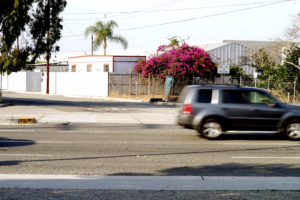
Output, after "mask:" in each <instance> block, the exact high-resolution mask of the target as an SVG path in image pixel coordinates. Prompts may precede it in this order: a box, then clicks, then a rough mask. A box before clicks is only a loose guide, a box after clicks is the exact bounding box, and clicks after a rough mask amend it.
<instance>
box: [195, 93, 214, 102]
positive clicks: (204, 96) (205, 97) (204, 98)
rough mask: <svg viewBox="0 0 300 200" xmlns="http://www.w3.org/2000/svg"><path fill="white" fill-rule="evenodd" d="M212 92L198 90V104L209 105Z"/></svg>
mask: <svg viewBox="0 0 300 200" xmlns="http://www.w3.org/2000/svg"><path fill="white" fill-rule="evenodd" d="M211 96H212V90H198V95H197V99H196V101H197V102H198V103H211Z"/></svg>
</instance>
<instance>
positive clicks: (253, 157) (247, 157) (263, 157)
mask: <svg viewBox="0 0 300 200" xmlns="http://www.w3.org/2000/svg"><path fill="white" fill-rule="evenodd" d="M231 158H232V159H293V160H297V159H300V157H283V156H282V157H274V156H273V157H268V156H232V157H231Z"/></svg>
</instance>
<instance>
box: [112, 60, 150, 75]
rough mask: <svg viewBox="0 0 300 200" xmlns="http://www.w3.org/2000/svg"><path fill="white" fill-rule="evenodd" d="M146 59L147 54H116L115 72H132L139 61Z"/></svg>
mask: <svg viewBox="0 0 300 200" xmlns="http://www.w3.org/2000/svg"><path fill="white" fill-rule="evenodd" d="M145 59H146V57H145V56H114V72H115V73H131V72H133V69H134V66H135V65H136V64H138V61H139V60H145Z"/></svg>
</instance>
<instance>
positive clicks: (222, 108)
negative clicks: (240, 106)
mask: <svg viewBox="0 0 300 200" xmlns="http://www.w3.org/2000/svg"><path fill="white" fill-rule="evenodd" d="M221 110H229V109H228V108H224V107H221Z"/></svg>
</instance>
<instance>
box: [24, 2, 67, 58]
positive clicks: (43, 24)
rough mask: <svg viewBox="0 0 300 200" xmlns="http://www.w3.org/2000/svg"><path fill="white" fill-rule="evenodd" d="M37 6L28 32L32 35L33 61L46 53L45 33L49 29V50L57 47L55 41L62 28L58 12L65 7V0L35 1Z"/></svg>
mask: <svg viewBox="0 0 300 200" xmlns="http://www.w3.org/2000/svg"><path fill="white" fill-rule="evenodd" d="M37 2H38V4H37V8H36V10H35V12H34V13H33V17H32V21H31V22H30V33H31V35H32V40H33V46H34V48H33V49H32V56H33V57H32V61H35V60H36V59H37V58H38V57H39V56H40V55H41V54H43V53H46V48H47V40H46V34H47V31H48V30H49V33H50V37H49V51H50V52H55V51H58V50H59V47H58V46H56V45H55V43H56V42H57V41H58V40H59V39H60V38H61V30H62V28H63V26H62V24H61V22H62V19H61V18H60V17H59V14H60V13H61V12H62V11H63V10H64V8H65V7H66V4H67V2H66V1H65V0H47V1H37Z"/></svg>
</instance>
